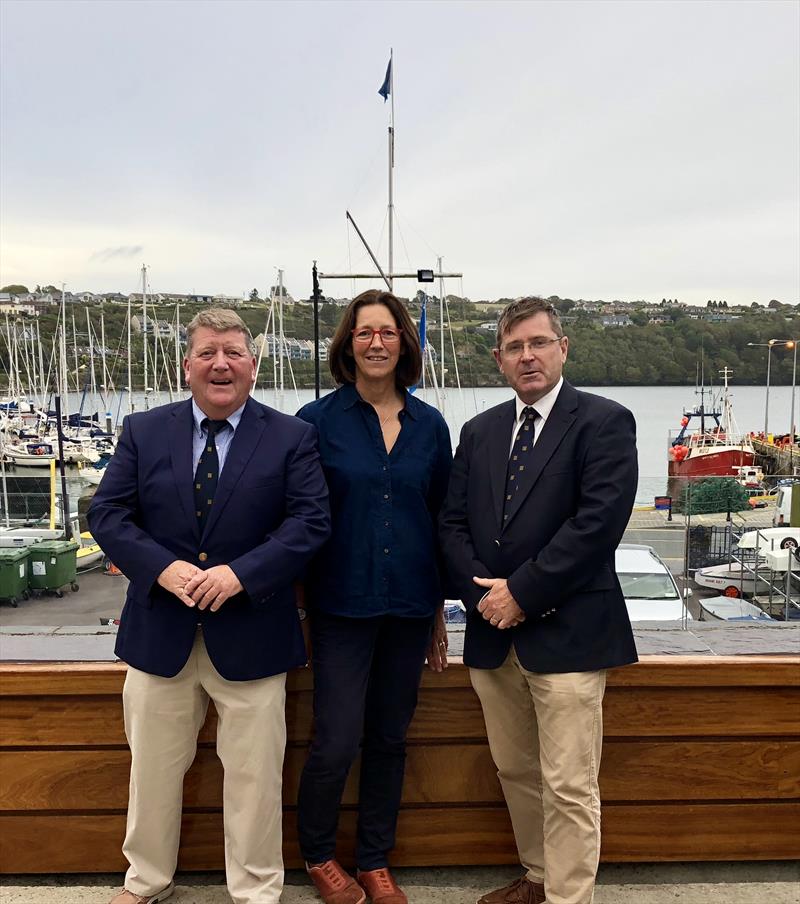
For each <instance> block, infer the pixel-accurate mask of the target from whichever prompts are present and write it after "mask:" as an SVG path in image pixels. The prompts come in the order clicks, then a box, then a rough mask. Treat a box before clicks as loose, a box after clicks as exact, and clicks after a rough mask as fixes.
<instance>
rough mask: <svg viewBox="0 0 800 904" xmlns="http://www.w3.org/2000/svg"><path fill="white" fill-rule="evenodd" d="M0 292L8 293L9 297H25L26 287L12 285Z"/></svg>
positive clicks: (4, 287)
mask: <svg viewBox="0 0 800 904" xmlns="http://www.w3.org/2000/svg"><path fill="white" fill-rule="evenodd" d="M0 292H8V293H9V295H27V294H28V287H27V286H20V285H17V284H15V283H14V284H12V285H10V286H3V288H2V289H0Z"/></svg>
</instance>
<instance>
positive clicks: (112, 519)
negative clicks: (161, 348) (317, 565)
mask: <svg viewBox="0 0 800 904" xmlns="http://www.w3.org/2000/svg"><path fill="white" fill-rule="evenodd" d="M187 333H188V339H187V352H186V358H185V359H184V371H185V376H186V380H187V383H188V384H189V386H190V388H191V392H192V399H191V400H188V401H184V402H178V403H175V404H171V405H164V406H162V407H159V408H155V409H153V410H152V411H147V412H141V413H136V414H132V415H130V416H129V417H127V418H126V419H125V421H124V424H123V429H122V435H121V437H120V440H119V444H118V446H117V450H116V452H115V454H114V456H113V457H112V459H111V461H110V462H109V465H108V468H107V470H106V473H105V475H104V477H103V480H102V482H101V484H100V486H99V487H98V489H97V493H96V494H95V497H94V499H93V500H92V504H91V506H90V509H89V514H88V520H89V526H90V528H91V531H92V533H93V535H94V537H95V539H96V540H97V541H98V542H99V543H100V545H101V546H102V547H103V549H104V551H105V552H106V553H107V554H108V556H109V557H110V558H111V560H112V561H113V562H114V563H115V564H116V565H117V566H118V567H119V568H120V569H121V570H122V572H123V573H124V574H125V575H126V576H127V577H128V578H129V579H130V586H129V588H128V595H127V599H126V602H125V607H124V609H123V611H122V618H121V620H120V627H119V634H118V637H117V645H116V654H117V656H119V658H120V659H122V660H124V661H125V662H126V663H128V672H127V676H126V679H125V688H124V691H123V704H124V711H125V730H126V734H127V737H128V742H129V744H130V747H131V756H132V762H131V782H130V801H129V807H128V825H127V832H126V837H125V843H124V846H123V851H124V853H125V855H126V857H127V859H128V861H129V863H130V868H129V869H128V872H127V874H126V877H125V888H124V889H123V891H122V892H121V893H120V894H119V895H117V896H116V897H115V898H114V899H113V904H141V902H146V904H155V902H157V901H163V900H165V899H166V898H167V897H169V896H170V895H171V894H172V891H173V888H174V886H173V875H174V872H175V868H176V864H177V856H178V846H179V841H180V827H181V810H182V791H183V777H184V774H185V772H186V771H187V770H188V768H189V766H190V765H191V763H192V761H193V759H194V755H195V751H196V743H197V733H198V731H199V729H200V727H201V726H202V724H203V721H204V718H205V714H206V709H207V707H208V701H209V700H212V701H213V702H214V705H215V708H216V710H217V714H218V728H217V753H218V754H219V757H220V759H221V760H222V764H223V768H224V771H225V782H224V792H223V811H224V812H223V819H224V829H225V861H226V873H227V881H228V890H229V892H230V895H231V898H232V899H233V901H234V902H235V904H277V902H278V900H279V899H280V895H281V890H282V887H283V861H282V856H281V819H282V815H281V772H282V764H283V755H284V748H285V741H286V726H285V713H284V706H285V680H286V672H287V670H288V669H291V668H295V667H297V666H302V665H303V664H304V663H305V661H306V655H305V647H304V644H303V637H302V632H301V629H300V624H299V619H298V613H297V608H296V605H295V599H294V593H293V590H292V582H293V581H294V579H295V578H296V577H297V576H298V575H299V574H300V572H301V571H302V570H303V568H304V566H305V565H306V563H307V562H308V561H309V560H310V558H311V557H312V555H313V554H314V552H315V551H316V550H317V549H318V548H319V547H320V546H321V545H322V544H323V543H324V541H325V540H326V539H327V537H328V534H329V532H330V513H329V509H328V493H327V487H326V485H325V480H324V477H323V474H322V469H321V467H320V463H319V457H318V453H317V445H316V432H315V430H314V428H313V427H312V426H310V425H309V424H307V423H305V422H304V421H301V420H299V419H297V418H295V417H290V416H288V415H284V414H280V413H278V412H277V411H274V410H272V409H270V408H268V407H267V406H265V405H262V404H260V403H258V402H256V401H254V400H253V399H252V398H250V396H249V393H250V390H251V388H252V385H253V381H254V379H255V357H254V355H253V342H252V337H251V335H250V332H249V330H248V329H247V326H246V325H245V324H244V322H243V321H242V320H241V318H240V317H239V316H238V315H237V314H236V313H234V312H233V311H228V310H223V309H209V310H206V311H203V312H201V313H200V314H198V315H197V316H196V317H195V318H194V320H193V321H192V322H191V323H190V324H189V327H188V330H187Z"/></svg>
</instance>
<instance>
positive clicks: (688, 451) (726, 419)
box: [668, 368, 756, 478]
mask: <svg viewBox="0 0 800 904" xmlns="http://www.w3.org/2000/svg"><path fill="white" fill-rule="evenodd" d="M730 373H731V371H729V370H728V368H725V370H724V371H723V375H724V378H725V385H724V389H723V393H722V398H721V400H720V404H718V405H717V404H714V403H713V402H712V404H711V406H710V410H706V406H705V392H706V390H705V389H701V390H700V404H699V405H696V406H695V407H694V408H692V409H687V410H685V411H684V413H683V417H682V418H681V429H680V431H679V432H678V434H677V436H675V438H674V439H672V440H671V441H670V446H669V450H668V455H669V476H670V477H736V478H738V477H739V476H740V475H741V473H742V471H741V470H740V469H741V468H743V467H749V466H750V465H753V464H754V463H755V459H756V452H755V449H754V448H753V442H752V440H751V438H750V435H749V434H748V433H741V432H740V431H739V429H738V427H737V426H736V420H735V419H734V416H733V408H732V405H731V397H730V393H729V392H728V375H729V374H730ZM693 422H694V423H693Z"/></svg>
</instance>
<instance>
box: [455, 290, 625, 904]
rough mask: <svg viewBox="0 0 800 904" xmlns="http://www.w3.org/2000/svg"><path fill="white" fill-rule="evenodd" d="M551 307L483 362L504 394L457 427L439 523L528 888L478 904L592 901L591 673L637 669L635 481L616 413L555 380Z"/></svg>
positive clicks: (597, 724)
mask: <svg viewBox="0 0 800 904" xmlns="http://www.w3.org/2000/svg"><path fill="white" fill-rule="evenodd" d="M568 344H569V343H568V339H567V337H566V336H564V334H563V331H562V329H561V323H560V321H559V318H558V314H557V312H556V311H555V309H554V308H553V306H552V305H551V304H549V303H548V302H546V301H544V300H542V299H536V298H526V299H521V300H519V301H515V302H512V303H511V304H510V305H508V306H507V307H506V309H505V310H504V312H503V313H502V315H501V316H500V320H499V321H498V327H497V348H496V349H495V351H494V355H495V359H496V361H497V364H498V366H499V368H500V370H501V371H502V373H503V374H504V375H505V377H506V379H507V380H508V382H509V384H510V385H511V387H512V388H513V389H514V390H515V392H516V398H515V399H514V400H512V401H509V402H505V403H503V404H502V405H498V406H497V407H495V408H492V409H490V410H489V411H486V412H484V413H483V414H480V415H478V416H477V417H475V418H473V419H472V420H471V421H469V422H468V423H467V424H465V426H464V428H463V430H462V432H461V439H460V442H459V446H458V449H457V451H456V455H455V461H454V463H453V470H452V473H451V477H450V486H449V490H448V495H447V499H446V501H445V504H444V506H443V508H442V510H441V514H440V538H441V543H442V550H443V554H444V558H445V562H446V564H447V567H448V570H449V573H450V577H451V579H452V581H453V582H454V584H455V587H456V588H457V591H458V594H459V595H460V597H461V599H462V600H463V602H464V604H465V606H466V608H467V613H468V614H467V626H466V636H465V640H464V662H465V664H466V665H468V666H469V667H470V677H471V680H472V684H473V686H474V688H475V690H476V692H477V693H478V696H479V697H480V700H481V706H482V708H483V713H484V718H485V721H486V730H487V735H488V738H489V746H490V748H491V751H492V756H493V758H494V760H495V763H496V765H497V768H498V776H499V778H500V782H501V784H502V787H503V792H504V795H505V798H506V802H507V804H508V808H509V813H510V815H511V821H512V825H513V828H514V837H515V839H516V842H517V848H518V851H519V856H520V861H521V862H522V864H523V866H524V867H525V868H526V875H525V876H524V877H523V878H521V879H518V880H516V881H515V882H514V883H512V884H511V885H510V886H507V887H506V888H503V889H499V890H498V891H495V892H491V893H489V894H487V895H484V896H483V897H482V898H481V899H480V902H479V904H542V902H545V901H546V902H547V904H591V901H592V894H593V889H594V881H595V874H596V871H597V865H598V860H599V854H600V798H599V790H598V784H597V774H598V769H599V764H600V754H601V750H602V699H603V693H604V690H605V670H606V669H608V668H611V667H612V666H619V665H624V664H626V663H630V662H635V661H636V648H635V646H634V641H633V634H632V631H631V626H630V621H629V620H628V614H627V610H626V607H625V600H624V597H623V595H622V590H621V588H620V585H619V581H618V580H617V577H616V574H615V571H614V551H615V549H616V547H617V545H618V544H619V541H620V539H621V538H622V534H623V532H624V530H625V527H626V524H627V522H628V518H629V516H630V512H631V507H632V505H633V501H634V495H635V492H636V481H637V459H636V430H635V423H634V420H633V416H632V415H631V413H630V412H629V411H628V410H627V409H625V408H623V407H622V406H621V405H618V404H616V403H615V402H612V401H610V400H609V399H605V398H602V397H600V396H597V395H591V394H589V393H585V392H579V391H578V390H576V389H574V388H573V387H572V386H570V385H569V383H567V382H566V381H565V380H564V379H563V376H562V368H563V365H564V362H565V361H566V358H567V349H568Z"/></svg>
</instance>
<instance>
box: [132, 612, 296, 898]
mask: <svg viewBox="0 0 800 904" xmlns="http://www.w3.org/2000/svg"><path fill="white" fill-rule="evenodd" d="M122 699H123V706H124V711H125V733H126V735H127V737H128V743H129V745H130V748H131V757H132V761H131V781H130V800H129V803H128V826H127V832H126V835H125V843H124V845H123V848H122V850H123V853H124V854H125V856H126V857H127V859H128V862H129V863H130V868H129V869H128V872H127V874H126V876H125V887H126V888H127V889H128V890H129V891H132V892H133V893H134V894H137V895H142V896H144V897H147V896H148V895H152V894H155V893H156V892H159V891H161V890H162V889H163V888H165V887H166V886H167V885H169V883H170V882H171V881H172V878H173V876H174V873H175V868H176V865H177V861H178V845H179V842H180V831H181V810H182V805H183V776H184V774H185V773H186V771H187V770H188V769H189V767H190V766H191V764H192V761H193V760H194V756H195V752H196V749H197V733H198V732H199V730H200V728H201V726H202V724H203V721H204V720H205V716H206V710H207V709H208V701H209V699H211V700H213V701H214V706H215V707H216V710H217V714H218V717H219V723H218V728H217V754H218V756H219V758H220V760H222V765H223V768H224V772H225V778H224V784H223V821H224V827H225V871H226V875H227V881H228V891H229V892H230V896H231V898H232V899H233V901H234V904H277V902H278V901H279V899H280V896H281V891H282V889H283V855H282V807H281V784H282V782H281V772H282V767H283V756H284V751H285V748H286V718H285V703H286V675H285V674H281V675H274V676H272V677H270V678H262V679H259V680H256V681H226V680H225V679H224V678H222V677H221V676H220V675H219V673H218V672H217V671H216V669H215V668H214V666H213V665H212V664H211V660H210V659H209V658H208V653H207V652H206V647H205V643H204V642H203V638H202V632H201V631H200V630H198V632H197V638H196V639H195V643H194V647H193V649H192V653H191V655H190V656H189V660H188V662H187V663H186V665H185V666H184V667H183V669H181V671H180V672H179V673H178V674H177V675H176V676H175V677H174V678H161V677H159V676H157V675H150V674H148V673H146V672H140V671H138V670H137V669H134V668H131V667H130V666H129V667H128V674H127V677H126V678H125V687H124V689H123V692H122Z"/></svg>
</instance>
